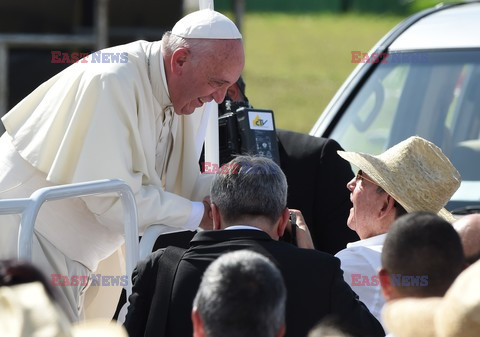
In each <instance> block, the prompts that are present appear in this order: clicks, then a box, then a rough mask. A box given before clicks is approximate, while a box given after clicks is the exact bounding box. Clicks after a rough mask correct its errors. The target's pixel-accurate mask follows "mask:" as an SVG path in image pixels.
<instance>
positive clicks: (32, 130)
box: [0, 9, 244, 320]
mask: <svg viewBox="0 0 480 337" xmlns="http://www.w3.org/2000/svg"><path fill="white" fill-rule="evenodd" d="M101 52H102V53H109V55H117V54H119V55H122V57H123V58H122V60H123V61H124V62H111V59H108V58H107V59H102V62H92V60H93V59H92V58H89V57H86V58H85V59H84V60H83V62H77V63H75V64H73V65H72V66H70V67H68V68H67V69H65V70H64V71H62V72H60V73H59V74H58V75H56V76H54V77H53V78H51V79H50V80H48V81H46V82H45V83H43V84H42V85H40V86H39V87H38V88H37V89H36V90H35V91H33V92H32V93H31V94H30V95H28V96H27V97H26V98H25V99H23V100H22V101H21V102H20V103H19V104H18V105H16V106H15V107H14V108H13V109H12V110H11V111H9V112H8V113H7V114H6V115H5V116H4V117H3V118H2V121H3V123H4V125H5V129H6V132H5V133H4V134H3V136H2V137H1V138H0V199H6V198H20V197H29V196H30V194H31V193H33V192H34V191H35V190H37V189H39V188H42V187H45V186H52V185H59V184H66V183H76V182H85V181H91V180H97V179H111V178H119V179H122V180H124V181H126V182H127V183H128V184H129V185H130V187H131V188H132V190H133V191H134V193H135V199H136V203H137V207H138V214H139V225H140V228H139V230H140V233H142V231H143V230H144V229H145V228H146V227H147V226H149V225H151V224H154V223H161V224H167V225H169V226H174V227H182V228H185V229H192V230H193V229H196V228H197V227H198V226H200V227H202V228H209V226H211V219H210V218H209V216H208V211H209V205H208V203H205V202H202V200H203V199H204V198H205V197H206V196H207V195H208V191H209V184H210V179H209V178H210V177H209V176H208V175H202V174H200V170H199V164H198V159H199V156H200V152H201V149H202V144H203V141H204V138H205V130H206V121H207V116H206V114H205V113H204V106H203V105H204V103H205V102H210V101H212V100H214V101H216V102H217V103H220V102H221V101H222V100H223V98H224V96H225V93H226V91H227V89H228V87H229V86H230V85H231V84H233V83H235V82H236V81H237V79H238V78H239V76H240V74H241V72H242V69H243V66H244V50H243V45H242V36H241V34H240V32H239V31H238V29H237V28H236V26H235V24H234V23H233V22H232V21H231V20H229V19H228V18H226V17H225V16H224V15H222V14H220V13H218V12H215V11H213V10H210V9H204V10H200V11H197V12H194V13H191V14H189V15H187V16H185V17H184V18H182V19H181V20H180V21H178V22H177V24H176V25H175V26H174V27H173V29H172V31H170V32H167V33H165V35H164V36H163V38H162V40H161V41H157V42H146V41H137V42H133V43H130V44H126V45H122V46H117V47H112V48H108V49H105V50H103V51H101ZM104 60H106V61H107V62H103V61H104ZM122 215H123V213H122V207H121V203H120V200H119V199H118V198H117V197H115V196H111V195H106V196H92V197H84V198H74V199H65V200H62V201H55V202H47V203H46V204H44V206H43V207H42V209H41V211H40V213H39V215H38V218H37V222H36V224H35V233H34V239H33V246H32V252H33V254H32V255H33V262H34V263H35V264H36V265H38V266H40V267H41V268H42V270H43V271H44V272H45V273H46V274H47V277H49V278H50V275H58V274H60V275H61V276H67V277H68V278H70V279H71V278H72V276H78V277H81V276H85V275H90V274H91V273H92V272H94V271H95V270H97V267H98V264H99V262H100V261H102V260H104V259H106V258H107V257H109V256H111V255H112V254H113V253H114V252H115V251H116V250H117V249H118V248H119V247H120V246H121V245H122V243H123V223H122V220H123V218H122ZM18 223H19V216H18V215H11V216H2V217H1V218H0V258H7V257H11V256H15V254H16V237H17V231H18ZM57 278H58V277H57ZM87 287H88V286H85V284H82V283H79V284H75V285H73V284H71V285H70V286H61V287H58V289H59V290H60V292H61V294H60V296H59V297H60V302H61V304H62V307H63V308H64V309H65V311H66V313H67V314H68V315H69V317H70V318H71V319H72V320H79V319H81V318H82V312H83V308H82V306H83V297H84V296H83V295H84V293H85V291H86V289H87ZM109 306H111V307H112V306H113V308H114V307H115V306H116V302H115V303H109Z"/></svg>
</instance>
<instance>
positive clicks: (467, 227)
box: [453, 214, 480, 264]
mask: <svg viewBox="0 0 480 337" xmlns="http://www.w3.org/2000/svg"><path fill="white" fill-rule="evenodd" d="M453 226H454V227H455V229H456V230H457V232H458V234H459V235H460V239H461V240H462V245H463V253H464V254H465V260H466V261H467V263H468V264H473V263H475V262H476V261H478V260H479V259H480V214H469V215H465V216H463V217H461V218H460V219H459V220H457V221H455V222H454V223H453Z"/></svg>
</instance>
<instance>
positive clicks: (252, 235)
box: [190, 229, 273, 246]
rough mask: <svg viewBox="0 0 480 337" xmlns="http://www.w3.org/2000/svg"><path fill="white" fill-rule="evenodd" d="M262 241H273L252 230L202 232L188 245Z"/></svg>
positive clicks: (261, 232) (267, 236) (266, 235)
mask: <svg viewBox="0 0 480 337" xmlns="http://www.w3.org/2000/svg"><path fill="white" fill-rule="evenodd" d="M245 239H247V240H262V241H272V240H273V239H272V238H271V237H270V236H269V235H268V234H267V233H265V232H263V231H257V230H253V229H238V230H230V231H229V230H212V231H202V232H199V233H197V234H195V236H194V237H193V239H192V241H190V245H192V246H194V245H197V244H200V243H203V242H218V241H226V240H245Z"/></svg>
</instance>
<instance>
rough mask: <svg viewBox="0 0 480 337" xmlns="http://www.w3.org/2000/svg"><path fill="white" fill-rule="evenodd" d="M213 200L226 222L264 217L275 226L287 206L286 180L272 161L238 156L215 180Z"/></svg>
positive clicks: (212, 193) (211, 197)
mask: <svg viewBox="0 0 480 337" xmlns="http://www.w3.org/2000/svg"><path fill="white" fill-rule="evenodd" d="M210 199H211V201H212V203H214V204H215V205H216V206H217V207H218V209H219V211H220V213H221V214H222V216H223V217H224V219H225V221H227V222H235V221H241V220H242V219H243V218H244V217H248V216H264V217H266V218H267V219H269V220H270V221H271V222H272V223H274V222H275V221H277V220H278V218H279V217H280V216H281V215H282V212H283V210H284V209H285V207H286V205H287V178H286V177H285V174H284V173H283V172H282V170H281V169H280V167H279V166H278V165H277V164H276V163H275V162H274V161H273V160H271V159H268V158H266V157H255V156H238V157H236V158H234V159H233V160H232V161H230V162H229V163H227V164H225V165H224V166H222V168H221V169H220V172H219V173H217V174H216V175H215V177H214V178H213V181H212V186H211V188H210Z"/></svg>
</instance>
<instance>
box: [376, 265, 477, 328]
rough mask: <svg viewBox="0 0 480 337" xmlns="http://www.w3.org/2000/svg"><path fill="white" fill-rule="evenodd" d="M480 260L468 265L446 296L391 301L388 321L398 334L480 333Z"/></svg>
mask: <svg viewBox="0 0 480 337" xmlns="http://www.w3.org/2000/svg"><path fill="white" fill-rule="evenodd" d="M479 280H480V261H477V262H475V263H474V264H473V265H471V266H470V267H468V268H467V269H465V270H464V271H463V272H462V273H461V274H460V275H459V276H458V277H457V279H456V280H455V282H453V284H452V286H451V287H450V288H449V289H448V291H447V293H446V294H445V296H443V297H428V298H405V299H399V300H396V301H391V302H388V303H387V304H386V305H385V309H384V311H383V317H384V321H385V325H386V326H387V328H388V329H389V331H390V332H391V335H392V336H395V337H417V336H422V337H478V336H480V287H479V286H478V285H479Z"/></svg>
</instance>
